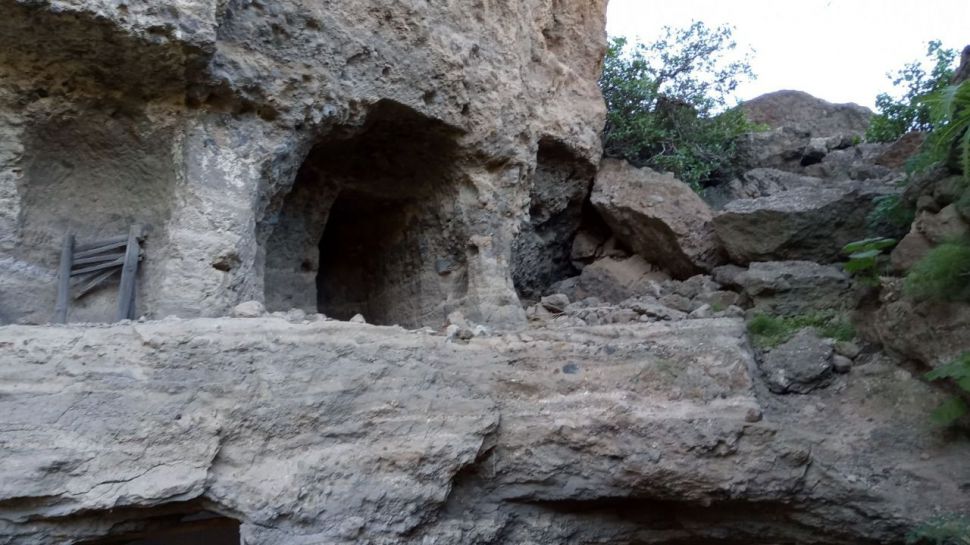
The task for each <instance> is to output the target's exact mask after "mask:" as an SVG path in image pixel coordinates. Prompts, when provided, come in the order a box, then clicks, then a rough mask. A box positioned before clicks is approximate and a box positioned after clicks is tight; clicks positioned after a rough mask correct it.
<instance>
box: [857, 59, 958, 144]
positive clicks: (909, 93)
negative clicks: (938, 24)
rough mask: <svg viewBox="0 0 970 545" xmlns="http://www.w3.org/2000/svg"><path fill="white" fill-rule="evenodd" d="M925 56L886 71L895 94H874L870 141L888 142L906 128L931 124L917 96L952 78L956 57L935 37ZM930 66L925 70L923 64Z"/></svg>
mask: <svg viewBox="0 0 970 545" xmlns="http://www.w3.org/2000/svg"><path fill="white" fill-rule="evenodd" d="M926 57H927V60H924V61H922V62H921V61H913V62H911V63H909V64H907V65H906V66H904V67H903V68H902V69H901V70H898V71H896V73H894V74H887V76H888V77H889V79H890V80H892V84H893V87H894V88H896V93H895V94H896V96H895V97H894V96H893V95H891V94H889V93H881V94H880V95H879V96H877V97H876V110H877V111H878V112H879V113H878V114H877V115H875V116H873V118H872V121H871V122H870V124H869V129H868V130H867V131H866V139H867V140H868V141H870V142H892V141H894V140H896V139H897V138H899V137H900V136H902V135H904V134H906V133H907V132H909V131H929V130H931V129H932V128H933V122H932V119H931V113H930V108H929V106H928V105H926V104H924V103H922V102H921V100H920V99H921V98H922V97H923V96H925V95H927V94H929V93H933V92H935V91H938V90H940V89H942V88H944V87H946V86H947V84H949V82H950V79H951V78H953V65H954V61H955V60H956V58H957V51H956V50H955V49H948V48H944V47H943V44H942V43H941V42H940V41H938V40H935V41H931V42H929V44H928V47H927V51H926ZM927 64H929V65H930V66H931V68H930V71H929V72H927V70H926V65H927Z"/></svg>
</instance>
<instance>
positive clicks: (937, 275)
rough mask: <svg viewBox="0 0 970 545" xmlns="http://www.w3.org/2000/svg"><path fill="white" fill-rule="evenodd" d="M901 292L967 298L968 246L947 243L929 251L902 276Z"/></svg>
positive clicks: (969, 286) (969, 295) (946, 298)
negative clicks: (903, 280) (903, 283)
mask: <svg viewBox="0 0 970 545" xmlns="http://www.w3.org/2000/svg"><path fill="white" fill-rule="evenodd" d="M904 292H905V293H906V295H909V296H911V297H914V298H916V299H921V300H937V301H970V245H968V244H967V242H965V241H960V242H947V243H944V244H941V245H939V246H937V247H936V248H933V249H932V250H930V252H929V253H928V254H927V255H926V257H924V258H923V259H921V260H920V261H919V262H918V263H916V265H914V266H913V268H912V269H911V270H910V271H909V274H907V275H906V282H905V285H904Z"/></svg>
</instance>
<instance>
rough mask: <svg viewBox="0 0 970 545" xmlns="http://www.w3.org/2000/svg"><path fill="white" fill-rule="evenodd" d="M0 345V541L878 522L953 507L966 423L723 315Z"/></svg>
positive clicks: (475, 534) (741, 534) (264, 538)
mask: <svg viewBox="0 0 970 545" xmlns="http://www.w3.org/2000/svg"><path fill="white" fill-rule="evenodd" d="M0 346H2V347H3V349H4V354H5V355H4V365H3V366H2V367H0V415H3V416H2V418H0V424H2V426H3V428H4V429H5V430H6V431H5V432H4V452H5V455H4V459H3V463H2V464H0V543H11V544H13V543H16V544H17V545H32V544H48V543H60V542H64V541H70V542H77V541H84V540H88V539H98V538H102V537H105V536H117V535H118V534H122V535H124V534H126V533H128V532H137V531H139V530H144V531H151V530H152V529H156V530H157V529H158V528H159V527H165V524H172V523H173V519H160V518H159V516H160V515H162V514H164V513H179V512H180V510H183V511H182V515H184V514H185V512H184V510H187V509H191V510H199V509H205V510H208V511H214V512H217V513H220V514H223V515H225V516H228V517H232V518H235V519H236V520H238V521H240V522H241V523H242V525H241V528H240V533H241V535H242V538H243V540H244V542H245V543H247V544H251V545H263V544H283V543H308V544H309V543H322V542H326V543H335V544H341V543H347V544H350V543H361V542H367V543H387V544H404V543H414V542H415V540H418V541H421V542H435V543H444V544H455V545H458V544H467V543H479V544H496V545H498V544H501V543H509V542H517V543H523V542H533V543H543V544H545V543H549V544H553V543H556V544H559V543H563V544H569V543H577V544H578V543H587V542H590V541H609V542H611V543H628V544H632V543H658V544H659V543H671V544H673V543H684V542H692V543H716V542H719V541H723V540H728V541H730V542H737V541H738V540H743V541H745V542H748V543H775V542H779V541H785V542H796V543H829V544H831V543H858V542H870V541H871V542H882V543H895V542H900V541H901V540H902V536H903V535H904V534H905V531H906V530H907V529H908V528H910V527H911V526H912V525H913V524H915V523H917V522H919V521H921V520H923V518H924V517H926V516H928V515H929V514H931V513H933V512H934V510H935V508H936V506H937V505H942V506H945V507H946V508H947V509H954V510H960V509H966V508H968V507H970V505H968V501H970V500H968V499H967V496H966V494H965V493H964V492H963V491H962V490H961V486H965V485H966V484H967V483H970V473H967V472H966V470H965V467H966V466H965V464H959V463H955V462H956V460H959V459H964V458H965V456H966V452H967V448H968V445H967V444H966V443H965V442H961V441H956V442H954V441H950V442H946V441H944V440H943V436H942V434H940V432H939V431H937V430H935V429H934V428H932V427H931V426H929V425H926V422H924V421H922V420H920V419H922V418H925V415H926V414H928V412H929V411H930V408H931V407H932V406H933V404H934V403H936V402H937V400H938V398H939V396H938V395H936V394H934V393H933V392H932V391H931V390H929V389H928V388H927V387H926V386H925V385H922V384H921V383H919V382H917V381H914V380H907V379H903V378H900V377H899V376H898V372H897V371H894V369H893V368H892V367H891V366H888V367H887V366H882V367H877V366H876V365H875V364H869V365H870V366H868V367H867V368H868V371H866V372H856V371H853V373H850V374H848V375H840V376H838V377H834V378H832V379H831V380H834V381H838V385H833V386H832V387H830V388H829V389H827V390H823V391H821V393H818V394H817V395H819V396H832V395H834V394H832V393H831V392H833V391H834V390H837V389H838V390H839V391H842V392H843V394H840V397H839V400H840V401H839V402H834V401H832V400H826V399H823V398H822V397H818V398H816V397H813V396H814V395H816V394H810V395H805V396H798V397H799V399H790V396H786V398H785V399H786V401H785V402H784V403H783V404H782V403H780V402H779V401H778V400H776V399H775V398H774V396H773V395H772V394H768V393H767V392H766V391H765V392H763V393H762V390H763V388H764V386H763V385H760V383H759V380H760V378H759V375H758V374H755V375H752V374H751V373H752V370H753V369H754V362H753V358H752V356H751V354H750V352H749V351H748V348H747V342H746V340H745V336H744V324H743V323H742V321H741V320H739V319H714V320H704V319H698V320H680V321H676V322H670V323H654V324H631V325H623V326H597V327H590V326H586V327H580V328H569V327H566V328H557V327H550V328H539V329H532V330H528V331H525V332H522V333H520V334H513V335H508V336H500V337H481V338H475V339H472V340H471V341H470V342H468V343H462V342H451V341H448V340H446V338H445V337H443V336H436V335H429V334H427V333H422V332H406V331H404V330H401V329H399V328H379V327H374V326H367V325H357V324H350V323H341V322H332V321H323V320H320V319H315V321H303V322H302V323H296V324H294V323H290V322H289V321H287V320H286V319H283V318H249V319H220V320H211V319H201V320H192V321H179V320H167V321H162V322H155V323H144V324H131V325H116V326H111V327H107V326H105V327H62V328H31V327H20V326H10V327H5V328H0ZM836 386H838V388H836ZM873 391H881V392H886V394H885V395H879V396H875V397H873V396H872V392H873ZM890 391H891V392H892V393H891V394H890V393H889V392H890ZM920 415H924V416H920ZM823 437H831V438H832V439H824V440H823V439H820V438H823ZM883 444H885V446H886V448H885V449H883V448H882V446H881V445H883ZM890 445H891V447H892V448H889V446H890ZM889 460H891V462H890V461H889ZM887 464H889V465H887ZM893 467H905V468H906V471H898V472H892V475H893V477H892V478H890V479H887V478H885V476H886V474H885V472H886V470H887V469H888V468H893ZM944 468H945V470H944ZM944 471H945V475H944V474H943V473H944ZM916 483H919V486H917V485H916ZM624 513H626V514H624ZM179 520H182V518H181V517H176V518H175V519H174V521H179ZM166 521H168V522H166ZM672 521H674V522H676V524H671V523H672ZM148 535H151V534H150V533H149V534H148Z"/></svg>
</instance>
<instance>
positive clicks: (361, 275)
mask: <svg viewBox="0 0 970 545" xmlns="http://www.w3.org/2000/svg"><path fill="white" fill-rule="evenodd" d="M605 4H606V0H597V1H593V2H587V1H583V2H578V1H561V0H529V1H527V2H520V1H515V2H513V1H505V0H503V1H500V2H473V3H471V4H469V3H467V2H438V3H431V4H429V3H423V2H410V1H395V2H384V1H368V2H352V3H348V2H337V1H328V2H310V1H304V0H292V1H286V2H273V3H269V4H267V3H263V2H252V1H249V0H229V1H225V0H219V1H216V0H179V1H177V2H169V3H167V4H165V5H164V6H162V5H159V4H156V3H153V2H145V1H136V2H128V3H122V2H114V1H101V0H53V1H42V2H35V1H25V0H2V2H0V14H2V18H0V19H2V21H0V135H2V138H0V142H2V144H0V210H2V212H0V277H2V278H3V280H2V281H0V322H4V323H11V322H20V323H44V322H46V321H47V320H48V319H49V318H50V314H51V309H52V308H53V294H52V293H51V290H50V288H49V286H50V285H51V282H52V278H53V276H54V274H55V273H56V256H57V255H58V250H57V249H58V248H59V247H60V241H61V239H62V238H63V236H64V234H65V232H66V231H67V230H71V231H73V232H74V233H75V234H76V235H77V236H78V237H79V239H91V238H98V237H103V236H112V235H116V234H118V233H123V232H126V231H127V228H128V225H130V224H132V223H140V224H143V225H145V226H146V228H147V231H148V233H149V234H148V238H147V239H146V243H145V253H146V258H145V261H144V279H143V281H142V282H141V283H140V293H139V297H138V300H139V315H142V314H143V315H147V316H155V317H160V316H166V315H172V314H177V315H180V316H220V315H225V314H226V313H227V312H228V310H229V309H231V308H232V307H233V306H234V305H235V304H237V303H240V302H242V301H246V300H249V299H260V300H265V301H266V302H267V303H268V304H269V305H270V307H271V308H282V309H283V310H286V309H289V308H291V307H299V308H307V309H308V310H311V309H312V310H313V311H316V309H317V307H318V302H319V303H322V304H323V306H326V307H333V308H335V309H336V310H334V313H335V314H341V313H342V311H341V310H340V309H341V308H343V307H346V306H348V305H353V306H356V307H358V308H359V311H361V312H368V313H371V314H375V315H374V316H372V317H371V319H372V320H373V321H378V322H383V323H400V324H404V325H426V324H435V325H436V324H437V323H439V322H440V321H441V320H443V319H444V317H445V316H446V315H447V314H448V312H450V311H452V310H454V309H457V308H460V309H463V310H464V311H465V312H466V313H468V314H469V315H475V316H477V317H480V318H481V320H482V321H489V322H495V323H516V322H521V320H522V319H523V317H522V315H521V310H519V309H518V305H517V300H516V292H515V289H514V286H513V275H517V276H522V275H523V274H524V273H522V274H519V273H517V272H516V271H515V270H514V269H515V267H516V266H517V264H520V263H522V262H523V260H522V258H521V256H518V255H513V251H512V250H513V247H515V248H517V249H519V250H520V251H521V252H523V253H528V252H530V251H532V249H533V248H536V247H537V246H541V244H539V243H535V242H529V241H530V240H533V239H535V238H536V237H538V236H541V233H542V232H543V230H544V229H545V228H546V227H547V225H546V224H547V223H548V222H549V221H550V220H551V219H554V217H559V216H563V215H565V216H569V215H570V214H575V210H572V209H571V207H573V208H574V207H575V206H576V205H577V204H581V200H582V199H580V200H579V202H578V203H577V202H573V201H570V200H569V199H568V198H567V199H565V200H560V199H558V198H552V199H551V201H550V202H547V203H539V202H537V201H539V199H535V201H536V202H533V199H531V198H530V195H531V194H533V193H542V191H544V190H542V189H536V188H540V187H541V186H542V185H543V184H545V185H549V184H553V185H555V184H556V183H558V182H559V181H563V182H565V181H566V180H569V179H571V178H575V182H574V183H576V184H579V187H585V186H587V185H588V184H589V182H590V181H591V180H592V171H593V168H594V166H595V165H596V163H597V162H598V160H599V154H600V151H599V150H600V143H599V131H600V128H601V127H602V124H603V119H604V107H603V103H602V98H601V96H600V93H599V90H598V89H597V87H596V77H597V74H598V71H599V68H600V65H601V63H602V57H603V52H604V48H605V43H604V42H605V40H604V30H603V29H604V17H605V13H604V12H605ZM583 172H585V173H586V174H585V175H583V174H579V175H577V174H574V173H583ZM584 176H585V178H586V179H584ZM573 200H575V199H573ZM530 205H531V209H530ZM388 209H394V210H395V213H394V214H392V215H385V214H383V213H382V211H384V210H388ZM361 216H363V217H375V216H381V217H382V218H384V219H383V220H382V223H375V224H372V225H370V226H368V227H369V229H368V230H367V232H365V233H363V234H362V237H361V238H362V239H363V240H362V242H363V245H364V246H366V249H369V250H371V251H391V252H393V253H395V254H396V255H397V259H395V260H393V266H390V265H388V266H384V267H382V268H380V269H379V270H373V267H372V265H373V264H371V263H368V261H367V255H366V252H365V254H364V255H362V254H361V253H360V252H354V251H353V248H351V247H350V246H351V245H352V244H353V241H350V240H346V237H347V233H349V232H354V231H357V230H359V229H361V226H360V225H357V224H355V223H353V221H352V218H354V217H361ZM328 219H329V220H332V221H330V223H328ZM562 221H563V222H564V226H563V227H559V226H557V227H555V228H557V229H567V230H568V229H573V230H575V228H576V227H575V226H573V227H570V220H568V218H567V219H564V220H562ZM328 225H329V229H325V228H327V226H328ZM325 230H326V231H327V232H326V233H324V231H325ZM402 231H404V232H407V233H408V236H406V237H403V239H402V237H401V236H400V233H401V232H402ZM536 233H540V235H536ZM325 235H326V236H327V237H329V240H330V242H331V244H327V245H326V247H327V248H337V250H335V251H338V252H340V256H339V258H340V259H339V261H340V262H339V263H334V260H335V259H336V256H334V255H328V254H327V253H326V252H325V251H324V252H321V250H320V242H321V240H322V239H323V238H324V236H325ZM541 250H542V251H545V252H547V254H548V255H549V256H550V258H556V257H557V253H563V252H565V253H566V254H567V256H568V247H567V248H565V249H562V248H558V249H557V248H556V247H555V245H553V246H552V247H542V248H541ZM561 259H565V258H561ZM365 272H366V274H365ZM318 283H320V284H325V285H334V284H339V285H341V287H342V288H343V289H341V290H340V291H341V293H344V294H345V295H343V296H341V297H342V299H341V298H337V300H333V298H332V297H331V296H330V295H328V294H326V293H319V292H320V290H318V287H317V285H318ZM389 300H394V301H398V304H397V305H395V306H394V307H395V308H389V309H385V307H386V306H387V305H386V303H387V301H389ZM109 303H110V301H109V300H108V299H106V298H105V297H104V296H97V295H96V296H92V297H91V298H88V299H86V300H83V301H81V302H79V304H77V305H74V306H73V308H72V315H71V320H72V321H88V320H93V321H97V320H102V319H106V318H107V316H109V315H110V314H107V313H106V311H105V309H106V308H108V305H109ZM373 309H381V310H377V311H374V310H373Z"/></svg>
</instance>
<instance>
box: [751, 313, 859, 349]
mask: <svg viewBox="0 0 970 545" xmlns="http://www.w3.org/2000/svg"><path fill="white" fill-rule="evenodd" d="M806 327H812V328H815V331H816V332H818V334H819V335H820V336H822V337H825V338H828V339H834V340H837V341H851V340H852V339H854V338H855V336H856V334H855V328H853V327H852V323H851V322H849V319H848V318H847V317H846V316H845V315H844V314H842V313H839V312H835V311H827V312H826V311H820V312H814V313H810V314H802V315H799V316H771V315H768V314H756V315H755V316H754V317H752V318H751V320H750V321H749V322H748V333H749V334H750V335H751V339H752V341H753V342H754V344H755V346H757V347H758V348H761V349H764V350H768V349H771V348H774V347H776V346H778V345H780V344H783V343H785V342H787V341H788V340H790V339H791V338H792V337H793V336H794V335H795V333H797V332H798V331H799V330H801V329H804V328H806Z"/></svg>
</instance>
